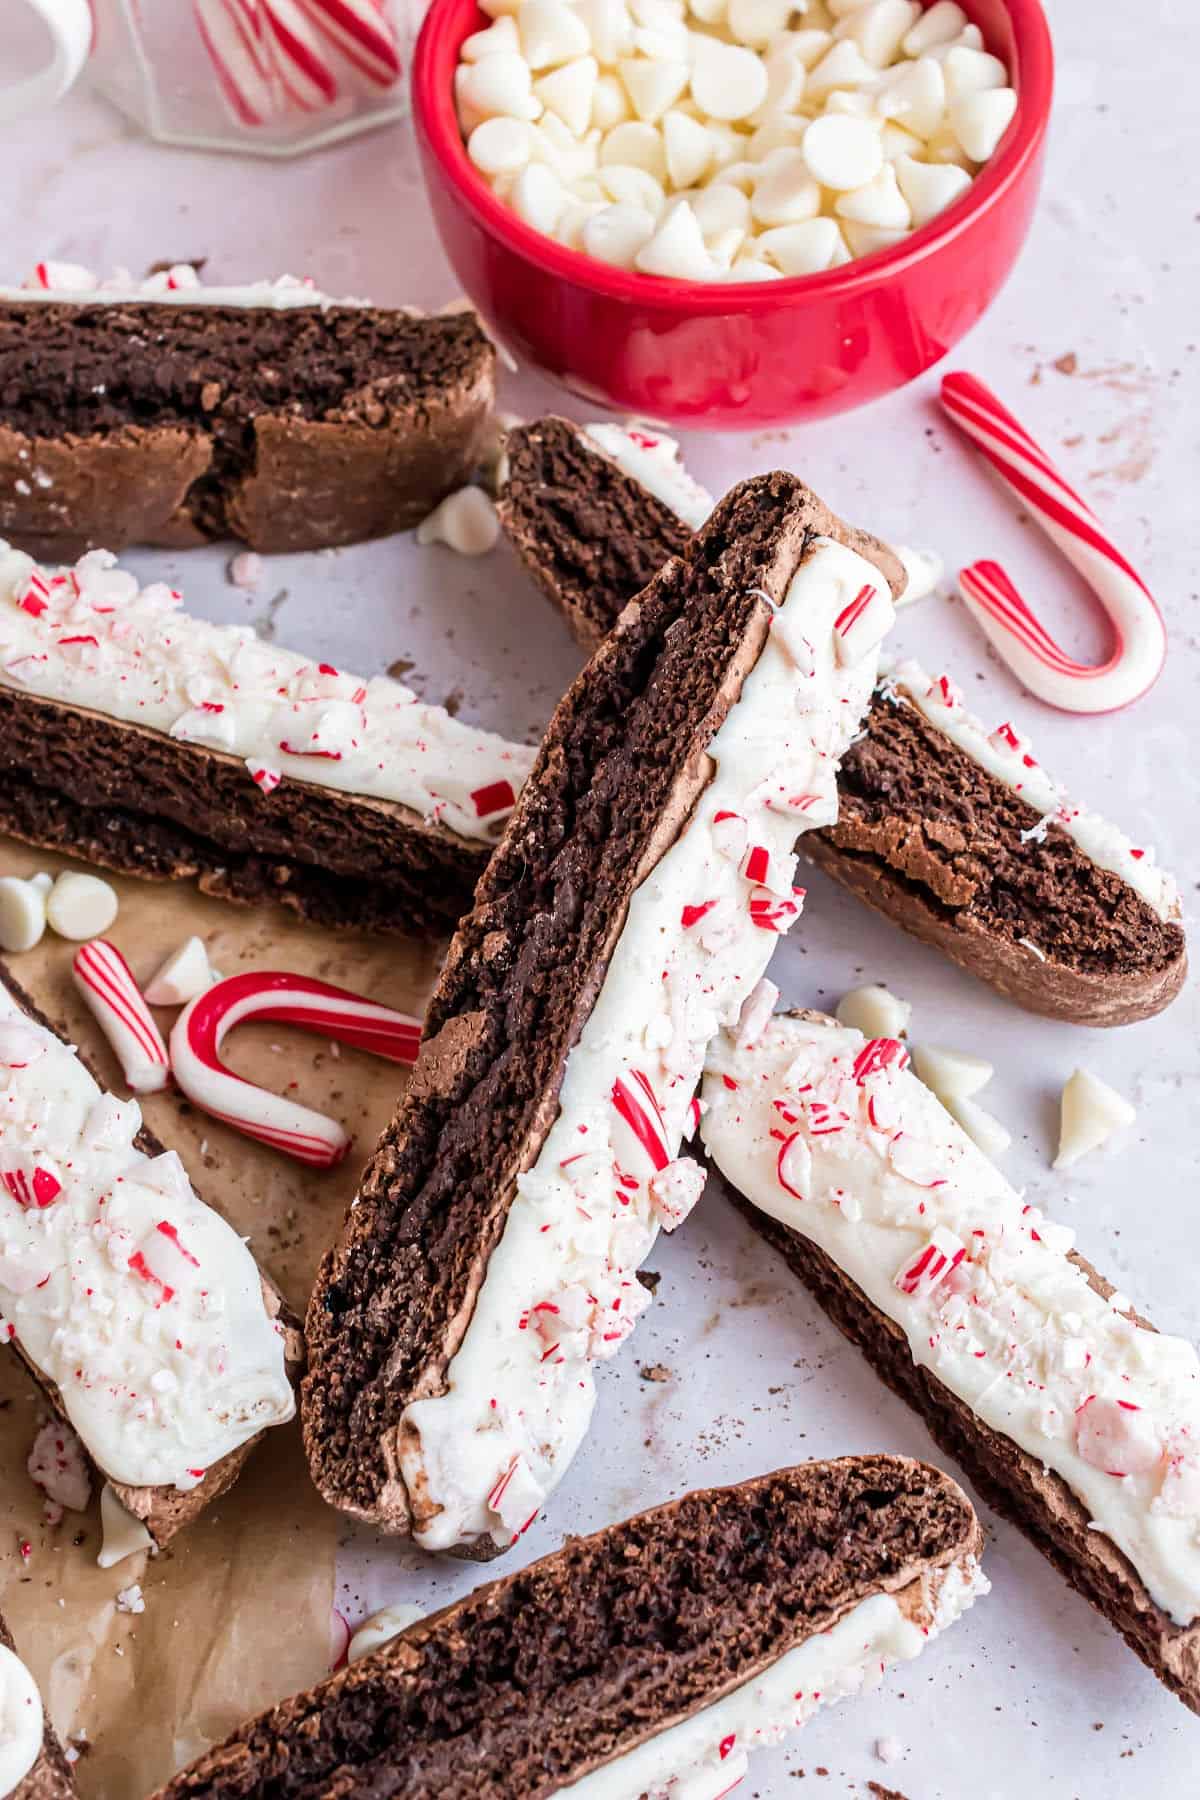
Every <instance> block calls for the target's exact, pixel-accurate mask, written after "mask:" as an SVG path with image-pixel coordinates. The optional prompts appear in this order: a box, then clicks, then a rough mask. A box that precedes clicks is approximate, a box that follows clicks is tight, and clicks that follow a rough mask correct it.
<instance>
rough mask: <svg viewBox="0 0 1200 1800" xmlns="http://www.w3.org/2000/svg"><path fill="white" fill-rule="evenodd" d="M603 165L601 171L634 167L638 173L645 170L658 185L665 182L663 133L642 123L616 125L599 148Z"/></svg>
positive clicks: (634, 120) (665, 154) (631, 122)
mask: <svg viewBox="0 0 1200 1800" xmlns="http://www.w3.org/2000/svg"><path fill="white" fill-rule="evenodd" d="M600 163H601V166H602V167H603V166H607V165H610V164H612V163H631V164H632V165H633V167H634V168H636V169H646V170H647V171H648V172H649V173H650V174H651V175H653V176H654V178H655V180H656V181H662V180H663V179H664V178H665V176H666V173H667V153H666V150H665V149H664V148H663V140H662V133H661V132H660V131H658V130H656V129H655V127H654V126H653V125H647V124H646V123H645V122H644V121H643V120H641V119H630V120H629V122H628V123H627V124H625V125H615V126H614V127H613V129H612V130H611V131H610V132H609V133H608V135H607V136H606V137H605V139H604V141H603V143H602V144H601V145H600Z"/></svg>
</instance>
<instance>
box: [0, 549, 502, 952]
mask: <svg viewBox="0 0 1200 1800" xmlns="http://www.w3.org/2000/svg"><path fill="white" fill-rule="evenodd" d="M532 760H533V753H532V752H531V751H530V750H527V749H525V748H524V747H523V746H521V745H517V744H509V743H506V742H505V741H504V740H503V739H501V738H498V737H495V736H494V735H492V734H491V733H488V732H483V731H476V730H473V729H472V728H470V727H469V726H467V725H464V724H461V723H459V721H457V720H455V719H452V718H451V717H450V715H449V714H448V713H447V712H446V711H445V709H444V708H442V707H438V706H426V705H423V704H422V703H421V702H419V701H418V699H417V697H416V695H415V694H414V693H413V692H412V690H411V689H410V688H406V687H404V686H402V684H401V683H400V682H398V681H393V680H391V679H390V678H389V677H387V676H375V677H373V678H372V679H370V680H364V679H360V678H359V677H358V676H355V675H350V674H347V673H346V672H345V671H343V670H340V669H338V668H336V667H334V666H333V665H332V664H329V663H322V662H314V661H313V660H312V659H310V658H308V657H304V656H300V655H298V654H297V653H296V652H295V651H290V650H287V649H284V648H282V647H280V646H276V645H273V644H267V643H265V642H263V641H262V640H260V639H258V638H256V636H255V634H254V632H253V630H251V629H249V628H246V627H238V626H218V625H212V624H209V623H208V622H207V621H206V620H203V619H199V618H196V617H193V616H191V615H189V614H187V613H186V612H184V611H183V610H182V596H181V595H180V594H179V592H178V591H177V590H175V589H172V588H169V587H167V586H166V585H165V584H163V583H161V582H160V583H156V584H154V585H152V586H150V587H140V586H139V585H138V583H137V581H136V580H135V579H134V577H133V576H132V575H131V574H129V573H128V572H127V571H125V570H123V569H121V568H119V567H117V566H116V565H115V562H114V559H113V557H112V556H111V555H107V554H106V553H103V552H100V551H94V552H91V553H89V554H88V555H86V556H84V557H83V558H82V559H81V560H80V561H79V562H78V563H77V564H76V565H75V567H74V568H72V569H69V570H64V571H60V572H59V573H57V574H53V573H51V572H50V571H49V570H46V569H41V568H39V567H38V565H37V564H35V563H34V562H32V560H31V559H30V558H29V557H28V556H25V555H24V554H22V553H21V552H20V551H16V550H12V549H10V548H8V547H7V546H4V545H0V830H3V831H5V832H7V833H8V834H9V835H11V836H13V837H19V838H22V839H24V841H25V842H27V843H31V844H36V845H38V846H39V847H41V848H44V849H49V850H58V851H62V852H64V853H66V854H68V855H74V856H80V857H83V858H85V859H86V860H87V861H89V862H93V863H98V864H99V865H101V866H102V867H105V868H110V869H116V870H119V871H120V872H121V873H123V874H129V875H136V876H140V877H143V878H146V879H150V880H159V881H163V880H167V881H170V880H181V879H194V880H196V881H197V882H198V883H199V885H200V887H201V888H202V889H203V890H204V891H205V892H206V893H211V894H217V895H219V896H221V897H222V898H224V899H229V900H236V901H239V902H241V903H243V904H251V905H254V904H259V903H261V902H263V901H275V902H276V903H278V904H280V905H283V906H286V907H288V908H289V909H290V910H292V911H294V912H296V913H299V914H300V915H301V916H302V917H304V918H307V919H311V920H312V921H313V922H314V923H316V924H320V925H326V926H330V927H333V928H344V927H350V928H354V929H358V930H364V931H418V932H442V931H445V930H447V929H449V927H450V926H451V925H453V923H454V921H455V920H456V919H457V918H458V917H459V915H460V913H461V912H462V911H463V909H464V908H465V907H466V905H467V904H468V902H469V900H470V896H471V892H472V890H473V888H474V885H475V882H476V880H477V878H478V876H479V874H480V872H481V871H482V869H483V867H484V864H485V862H486V860H487V857H488V855H489V854H490V851H491V848H492V845H493V843H494V842H495V839H496V836H497V835H498V833H499V830H500V828H501V825H502V822H503V820H504V819H505V818H506V817H507V815H508V813H509V811H510V810H511V808H512V805H513V801H514V799H515V796H516V791H517V789H518V788H519V786H520V784H521V781H522V780H523V779H524V776H525V774H526V773H527V771H528V769H529V767H530V764H531V762H532Z"/></svg>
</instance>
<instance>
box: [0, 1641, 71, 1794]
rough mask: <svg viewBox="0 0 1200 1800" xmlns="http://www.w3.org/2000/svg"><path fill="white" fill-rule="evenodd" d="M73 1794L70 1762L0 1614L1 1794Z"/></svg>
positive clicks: (35, 1684)
mask: <svg viewBox="0 0 1200 1800" xmlns="http://www.w3.org/2000/svg"><path fill="white" fill-rule="evenodd" d="M74 1793H75V1782H74V1779H73V1777H72V1775H71V1765H70V1763H69V1762H68V1761H67V1759H66V1756H65V1755H64V1754H63V1747H62V1745H61V1744H60V1743H59V1741H58V1739H57V1737H56V1736H55V1735H54V1727H53V1726H52V1725H51V1723H50V1721H49V1719H48V1718H47V1717H46V1712H45V1708H44V1707H43V1705H42V1697H41V1695H40V1694H39V1692H38V1690H37V1683H36V1682H35V1681H34V1679H33V1676H32V1675H31V1674H30V1673H29V1670H28V1669H27V1668H26V1667H25V1664H24V1663H23V1662H22V1661H21V1659H20V1657H19V1656H18V1655H17V1647H16V1645H15V1644H14V1643H13V1640H12V1634H11V1633H10V1631H9V1629H8V1626H7V1625H6V1624H5V1622H4V1619H3V1618H2V1617H0V1794H3V1795H5V1796H7V1800H72V1797H73V1795H74Z"/></svg>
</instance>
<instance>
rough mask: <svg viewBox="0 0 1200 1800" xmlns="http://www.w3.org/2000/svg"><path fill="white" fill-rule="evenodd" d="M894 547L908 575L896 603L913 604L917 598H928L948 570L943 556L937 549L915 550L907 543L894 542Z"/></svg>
mask: <svg viewBox="0 0 1200 1800" xmlns="http://www.w3.org/2000/svg"><path fill="white" fill-rule="evenodd" d="M892 548H893V549H894V550H895V552H896V555H897V556H898V557H899V558H900V561H901V562H902V563H903V564H904V573H905V575H906V576H907V577H908V579H907V580H906V581H905V584H904V592H903V593H902V594H901V596H900V598H899V600H897V602H896V605H897V606H911V605H912V604H913V602H914V601H915V600H925V599H927V598H928V597H929V595H930V594H932V593H933V591H934V589H935V588H936V587H937V585H938V583H939V581H941V579H942V576H943V575H944V574H945V572H946V565H945V563H944V562H943V561H942V559H941V557H940V556H939V555H938V554H937V552H936V550H913V549H910V548H909V546H908V545H907V544H894V545H893V546H892Z"/></svg>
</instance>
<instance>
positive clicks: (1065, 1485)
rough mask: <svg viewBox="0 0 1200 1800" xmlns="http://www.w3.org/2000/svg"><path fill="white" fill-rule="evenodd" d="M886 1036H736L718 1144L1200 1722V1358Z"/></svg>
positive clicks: (953, 1435)
mask: <svg viewBox="0 0 1200 1800" xmlns="http://www.w3.org/2000/svg"><path fill="white" fill-rule="evenodd" d="M907 1061H908V1055H907V1051H906V1050H905V1049H904V1047H903V1045H902V1044H901V1043H899V1042H898V1041H897V1040H894V1039H887V1038H878V1039H874V1040H865V1039H864V1038H863V1036H862V1034H861V1033H860V1032H857V1031H852V1030H849V1029H846V1028H844V1027H841V1026H839V1025H837V1024H836V1023H835V1022H834V1021H833V1020H832V1019H826V1018H823V1017H822V1016H821V1015H819V1014H794V1015H787V1016H781V1017H777V1018H775V1019H773V1020H771V1021H770V1023H769V1024H768V1025H767V1026H766V1027H765V1029H763V1030H762V1031H761V1032H760V1033H759V1034H758V1036H757V1037H756V1038H755V1040H754V1041H753V1042H747V1041H745V1040H743V1041H741V1042H737V1041H734V1040H733V1039H732V1038H730V1037H729V1036H728V1035H726V1036H723V1037H722V1038H721V1039H720V1040H719V1041H718V1042H717V1044H716V1045H714V1047H713V1051H712V1053H711V1055H710V1058H709V1072H708V1074H707V1076H706V1079H705V1084H704V1098H705V1103H706V1107H707V1110H706V1112H705V1115H704V1119H703V1122H702V1125H701V1131H702V1134H703V1138H704V1143H705V1146H706V1148H707V1150H708V1153H709V1155H710V1157H711V1158H712V1160H713V1162H714V1164H715V1165H716V1167H717V1168H719V1169H720V1171H721V1173H722V1174H723V1175H724V1176H725V1177H726V1179H727V1181H728V1183H729V1185H730V1188H731V1190H732V1192H733V1194H734V1197H735V1200H736V1201H737V1203H738V1204H739V1206H740V1207H741V1209H742V1211H743V1212H744V1213H745V1214H746V1217H747V1218H748V1219H749V1220H750V1221H751V1223H752V1224H753V1225H754V1226H755V1228H756V1229H757V1230H758V1231H760V1232H761V1233H762V1234H763V1236H764V1237H766V1238H767V1239H768V1241H769V1242H771V1243H772V1244H774V1245H775V1246H776V1248H777V1249H779V1250H780V1251H781V1253H782V1254H783V1256H784V1257H785V1259H786V1260H787V1262H788V1264H789V1265H790V1266H791V1267H792V1268H793V1269H794V1270H795V1272H796V1273H797V1275H799V1277H800V1279H801V1280H802V1281H803V1282H804V1283H805V1285H806V1286H807V1287H808V1288H809V1289H810V1290H811V1292H812V1293H813V1294H814V1295H815V1297H816V1298H817V1300H818V1301H819V1302H820V1304H821V1305H822V1306H823V1307H824V1309H825V1310H826V1312H827V1313H828V1314H829V1316H830V1318H831V1319H832V1320H833V1322H834V1324H836V1325H837V1326H838V1328H839V1330H841V1331H842V1332H844V1333H845V1335H846V1336H847V1337H848V1338H849V1339H850V1340H851V1342H852V1343H855V1344H857V1345H858V1347H859V1348H860V1349H861V1350H862V1351H863V1353H864V1354H865V1355H866V1357H867V1358H868V1360H869V1361H870V1362H871V1364H872V1366H873V1367H874V1368H875V1369H876V1371H877V1372H878V1373H879V1375H880V1376H881V1377H882V1378H883V1380H884V1381H886V1382H887V1383H888V1385H889V1386H890V1387H892V1388H894V1389H895V1390H896V1392H897V1393H899V1394H900V1395H901V1396H902V1398H904V1399H905V1400H907V1401H908V1402H909V1404H910V1405H911V1406H913V1407H914V1408H915V1409H916V1410H917V1411H918V1412H919V1413H920V1414H921V1416H922V1418H923V1419H924V1420H925V1422H926V1424H927V1425H928V1427H929V1429H930V1430H931V1431H932V1433H933V1435H934V1437H935V1438H936V1439H937V1441H938V1442H939V1443H940V1444H941V1445H942V1446H943V1448H944V1449H946V1450H947V1451H948V1452H949V1453H950V1454H951V1455H952V1456H953V1457H954V1458H955V1459H956V1461H957V1462H958V1463H959V1464H960V1465H961V1466H962V1467H963V1468H964V1469H965V1470H966V1471H967V1473H968V1474H969V1475H970V1477H971V1479H972V1481H973V1482H974V1483H975V1484H976V1486H977V1487H978V1488H979V1490H980V1492H981V1493H983V1494H984V1495H985V1496H986V1497H987V1499H988V1500H989V1501H990V1502H991V1503H992V1504H993V1505H995V1506H996V1507H997V1508H998V1509H999V1510H1000V1511H1001V1512H1003V1513H1004V1514H1005V1515H1006V1516H1007V1517H1008V1518H1010V1519H1012V1520H1013V1522H1014V1523H1015V1524H1017V1525H1018V1526H1020V1527H1021V1529H1022V1530H1023V1531H1024V1532H1025V1533H1026V1534H1027V1536H1028V1537H1029V1538H1030V1539H1031V1540H1032V1542H1033V1543H1034V1544H1035V1545H1036V1546H1037V1548H1038V1549H1039V1550H1041V1551H1042V1553H1043V1554H1044V1555H1045V1556H1046V1557H1048V1558H1049V1560H1050V1561H1051V1562H1052V1563H1053V1564H1054V1566H1055V1567H1056V1568H1057V1569H1058V1570H1059V1571H1060V1572H1061V1573H1062V1574H1063V1575H1064V1576H1065V1577H1066V1579H1067V1580H1068V1581H1069V1582H1070V1583H1071V1585H1072V1586H1073V1587H1075V1588H1077V1589H1078V1590H1079V1592H1080V1593H1082V1594H1083V1595H1084V1596H1085V1597H1086V1598H1087V1599H1088V1600H1090V1601H1091V1602H1092V1604H1093V1605H1094V1606H1095V1607H1096V1608H1097V1609H1098V1611H1099V1612H1101V1613H1102V1614H1103V1616H1104V1617H1105V1618H1106V1619H1107V1620H1108V1621H1109V1622H1110V1623H1111V1624H1112V1625H1114V1626H1115V1627H1116V1629H1117V1630H1118V1631H1119V1632H1120V1633H1121V1634H1122V1636H1123V1637H1124V1638H1125V1639H1126V1641H1127V1642H1128V1643H1129V1644H1130V1645H1131V1647H1132V1648H1133V1649H1134V1650H1135V1651H1136V1652H1137V1654H1138V1655H1139V1656H1140V1657H1141V1658H1142V1660H1143V1661H1144V1662H1145V1663H1147V1664H1148V1666H1149V1667H1150V1668H1151V1669H1152V1670H1153V1671H1154V1673H1155V1674H1156V1675H1157V1676H1158V1677H1159V1679H1160V1680H1161V1681H1163V1682H1164V1683H1165V1684H1166V1685H1167V1686H1168V1687H1169V1688H1170V1689H1171V1690H1172V1691H1173V1692H1174V1693H1176V1694H1177V1695H1178V1696H1179V1698H1180V1699H1181V1700H1182V1701H1183V1702H1184V1704H1185V1705H1187V1706H1189V1707H1190V1708H1191V1709H1192V1711H1194V1712H1200V1358H1198V1357H1197V1354H1196V1351H1195V1349H1194V1348H1193V1346H1192V1345H1191V1344H1189V1343H1186V1342H1184V1341H1183V1340H1182V1339H1179V1338H1172V1337H1168V1336H1166V1335H1165V1334H1161V1333H1159V1332H1156V1331H1155V1330H1154V1328H1153V1327H1152V1326H1151V1325H1149V1324H1148V1323H1147V1321H1146V1320H1145V1319H1143V1318H1142V1317H1141V1316H1140V1315H1139V1314H1138V1313H1137V1312H1135V1311H1134V1309H1133V1307H1132V1306H1131V1304H1130V1302H1129V1300H1128V1299H1127V1298H1126V1297H1125V1296H1124V1295H1122V1294H1120V1293H1118V1292H1117V1291H1115V1290H1114V1288H1113V1287H1112V1286H1111V1284H1110V1283H1109V1282H1107V1281H1106V1280H1104V1278H1103V1277H1102V1276H1101V1275H1099V1274H1098V1273H1097V1272H1096V1270H1095V1269H1094V1268H1093V1267H1092V1266H1091V1264H1090V1263H1088V1262H1086V1261H1085V1260H1084V1259H1083V1258H1082V1257H1081V1256H1079V1255H1078V1254H1077V1253H1076V1252H1075V1250H1074V1247H1073V1242H1074V1233H1073V1232H1072V1231H1070V1230H1069V1229H1068V1228H1067V1227H1065V1226H1062V1225H1059V1224H1057V1223H1055V1222H1053V1221H1051V1220H1049V1219H1047V1218H1046V1217H1045V1216H1044V1215H1043V1213H1042V1212H1041V1211H1040V1210H1039V1209H1038V1208H1037V1207H1034V1206H1031V1205H1028V1204H1026V1203H1025V1201H1024V1199H1023V1197H1022V1196H1021V1195H1020V1194H1018V1193H1016V1192H1015V1191H1014V1190H1013V1189H1012V1188H1011V1187H1010V1186H1009V1184H1008V1183H1007V1182H1006V1181H1005V1179H1004V1177H1003V1176H1002V1175H1001V1174H1000V1173H999V1171H998V1170H997V1169H996V1168H995V1167H994V1166H993V1165H992V1163H990V1162H989V1161H988V1160H987V1158H986V1157H985V1156H984V1155H983V1154H982V1153H981V1152H980V1151H979V1150H977V1149H976V1147H975V1145H974V1144H973V1143H972V1142H971V1140H970V1138H968V1137H967V1135H966V1133H965V1132H963V1131H962V1130H961V1129H960V1128H959V1127H958V1126H957V1125H956V1124H955V1122H954V1121H953V1120H952V1119H951V1118H950V1116H949V1114H948V1113H946V1112H945V1111H944V1110H943V1109H942V1107H941V1106H940V1104H939V1103H938V1101H937V1100H936V1099H935V1098H934V1096H933V1094H932V1093H931V1092H930V1091H929V1089H927V1088H926V1087H924V1086H923V1085H922V1083H921V1082H919V1081H918V1080H917V1079H916V1077H915V1076H914V1075H913V1074H911V1073H910V1072H909V1071H908V1068H907Z"/></svg>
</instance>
